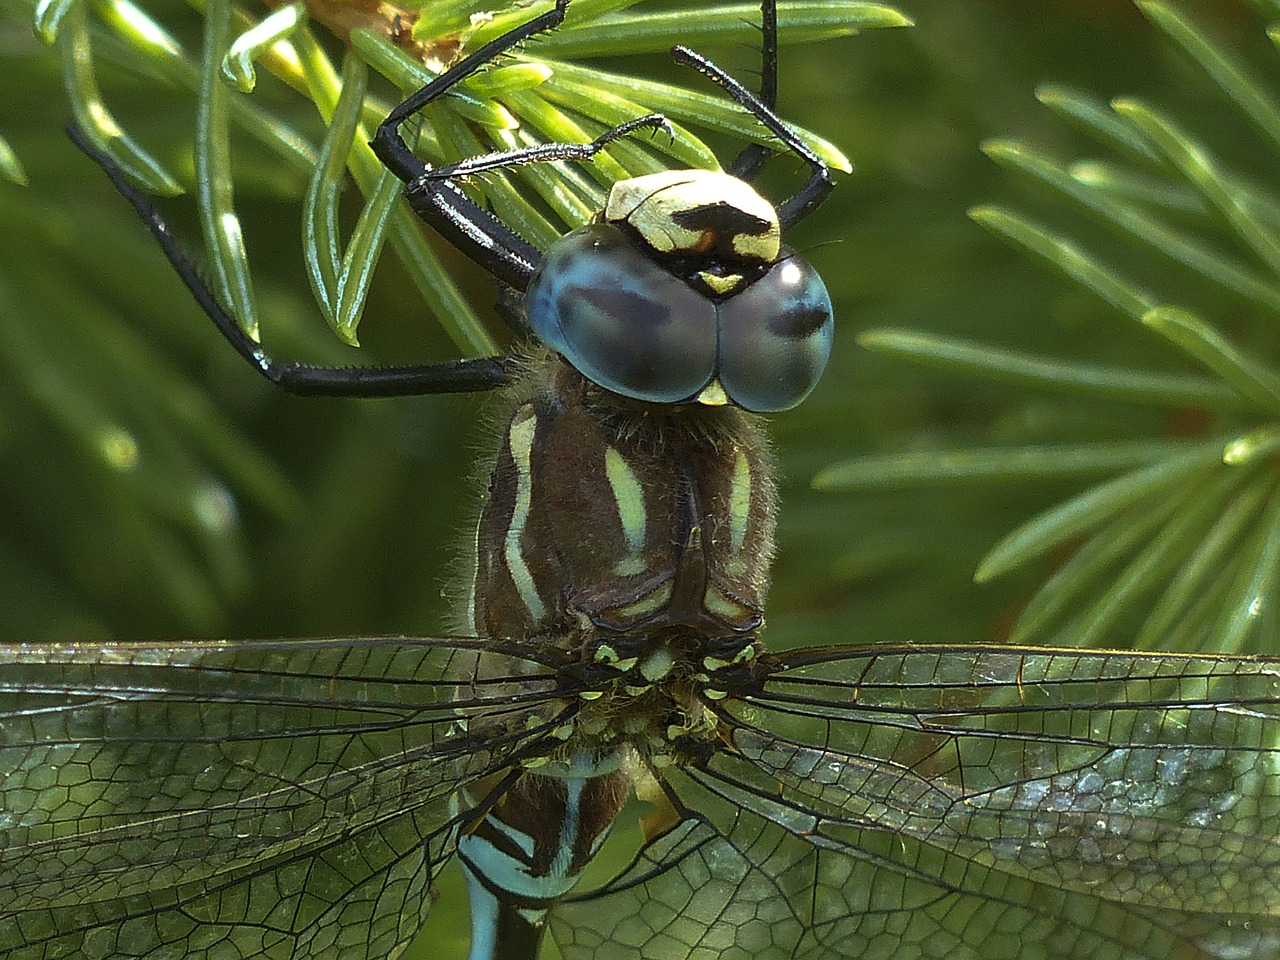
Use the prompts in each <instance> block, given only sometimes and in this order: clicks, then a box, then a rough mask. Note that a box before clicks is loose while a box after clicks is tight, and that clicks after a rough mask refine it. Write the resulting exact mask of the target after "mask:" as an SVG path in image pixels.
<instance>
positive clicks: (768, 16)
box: [728, 0, 778, 183]
mask: <svg viewBox="0 0 1280 960" xmlns="http://www.w3.org/2000/svg"><path fill="white" fill-rule="evenodd" d="M760 34H761V38H760V102H761V103H763V104H764V105H765V106H766V107H768V108H769V109H770V110H775V111H776V110H777V109H778V4H777V0H762V2H761V4H760ZM772 155H773V151H772V150H770V149H769V148H768V147H766V146H764V145H763V144H760V143H753V144H751V145H750V146H749V147H747V148H746V149H745V150H743V151H742V152H741V153H740V154H738V156H737V157H735V158H734V161H733V163H731V164H729V169H728V172H729V173H730V174H732V175H733V176H735V177H737V178H738V179H739V180H746V181H747V182H748V183H750V182H751V181H752V180H754V179H755V178H756V177H758V176H759V175H760V172H761V171H762V170H763V169H764V166H765V163H766V162H767V161H768V159H769V157H771V156H772Z"/></svg>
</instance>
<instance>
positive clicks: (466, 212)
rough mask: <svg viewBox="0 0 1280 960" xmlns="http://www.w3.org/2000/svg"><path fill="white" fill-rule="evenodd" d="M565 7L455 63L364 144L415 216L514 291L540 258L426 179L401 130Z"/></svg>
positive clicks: (552, 23) (476, 208)
mask: <svg viewBox="0 0 1280 960" xmlns="http://www.w3.org/2000/svg"><path fill="white" fill-rule="evenodd" d="M568 8H569V0H556V5H555V7H554V8H552V9H551V10H548V11H547V12H546V13H544V14H542V15H541V16H538V17H534V18H533V19H532V20H529V21H528V22H526V23H522V24H521V25H520V26H518V27H515V28H514V29H512V30H508V31H507V32H506V33H504V34H503V35H502V36H500V37H498V38H497V39H495V40H491V41H490V42H489V43H486V44H485V45H484V46H483V47H481V48H480V49H479V50H477V51H476V52H475V53H472V54H470V55H469V56H467V57H465V58H464V59H463V60H461V61H459V62H458V63H456V64H454V65H453V66H452V67H450V68H449V69H448V70H446V71H445V72H444V73H442V74H440V76H438V77H436V78H435V79H434V80H432V81H431V82H430V83H428V84H427V85H426V86H424V87H423V88H422V89H421V90H419V91H417V92H416V93H414V94H413V95H412V96H410V97H409V98H407V99H406V100H405V101H404V102H403V103H401V104H400V105H399V106H397V107H396V108H395V109H394V110H392V111H391V113H389V114H388V115H387V118H386V119H385V120H383V121H382V123H381V124H379V126H378V130H377V132H376V133H375V134H374V136H373V140H372V141H370V143H369V146H370V147H372V148H373V152H374V154H375V155H376V156H377V157H378V159H379V160H381V161H382V163H383V164H384V165H385V166H386V167H387V169H388V170H390V171H391V172H392V173H394V174H395V175H396V176H397V177H399V178H400V179H401V180H402V181H404V183H405V196H406V198H407V199H408V201H409V205H410V206H411V207H412V208H413V210H414V212H415V213H416V214H418V216H420V217H421V218H422V219H423V220H425V221H426V222H427V223H429V224H430V225H431V226H432V227H433V228H434V229H435V230H436V231H437V232H438V233H439V234H440V235H441V236H442V237H444V238H445V239H446V240H448V241H449V242H450V243H451V244H453V245H454V246H455V247H457V248H458V249H459V250H460V251H461V252H462V253H464V254H466V255H467V256H468V257H470V258H471V259H472V260H474V261H475V262H476V263H478V264H479V265H480V266H482V267H484V268H485V269H486V270H488V271H489V272H490V273H492V274H493V275H494V276H495V277H497V278H498V279H499V280H502V281H503V282H504V283H507V284H510V285H511V286H512V287H515V288H516V289H517V290H524V289H525V287H527V286H528V285H529V278H530V277H531V276H532V275H533V271H534V268H535V267H536V266H537V264H538V262H539V261H540V260H541V259H542V254H541V252H540V251H539V250H538V248H537V247H535V246H533V244H531V243H529V242H528V241H527V240H525V239H524V238H523V237H521V236H520V235H519V234H517V233H516V232H515V231H514V230H512V229H511V228H510V227H508V226H507V225H506V224H505V223H503V222H502V221H501V220H499V219H498V218H497V217H496V216H494V215H493V214H492V213H490V212H489V211H488V210H486V209H484V208H483V207H481V206H480V205H479V204H477V203H475V202H474V201H472V200H470V199H469V198H468V197H467V196H466V195H465V194H464V193H463V192H462V191H461V190H460V189H458V187H457V186H456V185H454V184H453V183H450V182H448V181H440V180H439V179H438V178H433V177H431V176H430V174H431V172H432V171H431V167H430V166H429V165H428V164H427V163H426V162H425V161H423V160H421V159H420V158H419V157H418V156H417V154H415V153H414V152H413V150H411V149H410V148H409V145H408V144H407V143H405V140H404V137H403V136H401V134H400V126H401V124H403V123H404V122H405V121H406V120H408V119H409V118H410V117H411V116H413V115H414V114H415V113H417V112H418V111H419V110H421V109H422V108H423V107H425V106H426V105H427V104H429V103H431V102H432V101H434V100H437V99H438V98H440V97H441V96H443V95H444V94H446V93H448V92H449V90H450V89H452V88H453V87H454V86H456V85H457V84H459V83H461V82H462V81H463V80H465V79H466V78H467V77H469V76H471V75H472V74H473V73H475V72H476V71H477V70H480V69H481V68H482V67H484V66H486V65H487V64H489V63H492V62H493V61H494V60H496V59H497V58H498V57H500V56H502V55H503V54H504V53H506V52H507V51H509V50H511V49H512V48H513V47H515V46H516V45H518V44H520V43H523V42H524V41H525V40H528V39H529V38H530V37H532V36H535V35H536V34H539V33H545V32H547V31H548V30H554V29H555V28H556V27H558V26H559V25H560V24H561V23H563V22H564V16H565V11H566V10H568Z"/></svg>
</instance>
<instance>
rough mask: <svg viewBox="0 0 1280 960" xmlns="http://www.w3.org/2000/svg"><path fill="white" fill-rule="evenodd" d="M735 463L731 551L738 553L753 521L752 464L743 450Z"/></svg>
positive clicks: (731, 498) (732, 485) (731, 506)
mask: <svg viewBox="0 0 1280 960" xmlns="http://www.w3.org/2000/svg"><path fill="white" fill-rule="evenodd" d="M736 453H737V456H736V457H735V458H734V461H733V479H732V481H730V485H729V530H730V535H731V539H730V542H729V550H730V551H732V552H733V553H737V552H738V551H739V550H741V549H742V544H743V543H744V542H745V541H746V539H747V525H748V523H749V522H750V520H751V464H750V463H748V462H747V455H746V454H745V453H743V452H742V450H741V448H739V449H738V450H737V451H736Z"/></svg>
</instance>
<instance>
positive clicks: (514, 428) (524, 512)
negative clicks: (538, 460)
mask: <svg viewBox="0 0 1280 960" xmlns="http://www.w3.org/2000/svg"><path fill="white" fill-rule="evenodd" d="M537 426H538V421H537V419H536V418H535V417H534V414H533V411H532V410H526V411H522V412H521V414H519V415H517V417H516V419H515V420H513V421H512V423H511V429H510V430H508V431H507V442H508V446H509V448H510V450H511V459H512V460H513V461H515V465H516V503H515V507H514V508H513V509H512V511H511V526H509V527H507V538H506V543H505V545H504V550H503V558H504V559H505V560H506V562H507V572H508V573H510V574H511V581H512V582H513V583H514V584H515V585H516V592H517V593H519V594H520V599H521V601H522V602H523V603H524V605H525V608H526V609H527V610H528V611H529V616H531V617H532V618H533V619H534V620H535V621H538V620H541V619H543V617H545V616H546V615H547V608H546V606H545V605H544V604H543V602H542V598H541V597H540V596H538V586H537V584H535V583H534V582H533V575H532V574H531V573H530V572H529V567H528V565H527V564H526V563H525V562H524V554H523V553H521V552H520V538H521V537H522V536H523V535H524V525H525V523H526V522H527V521H528V519H529V507H530V505H531V504H532V502H533V468H532V467H531V466H530V455H531V454H532V452H533V434H534V431H535V430H536V429H537Z"/></svg>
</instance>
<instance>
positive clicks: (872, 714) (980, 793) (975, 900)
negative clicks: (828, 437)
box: [553, 647, 1280, 960]
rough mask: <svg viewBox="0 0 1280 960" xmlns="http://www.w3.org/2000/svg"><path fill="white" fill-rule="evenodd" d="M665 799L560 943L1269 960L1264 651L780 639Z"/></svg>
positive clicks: (1273, 833)
mask: <svg viewBox="0 0 1280 960" xmlns="http://www.w3.org/2000/svg"><path fill="white" fill-rule="evenodd" d="M730 687H731V690H730V695H729V696H728V697H727V698H725V699H724V700H722V701H719V702H720V704H721V706H720V707H719V710H720V712H721V714H722V718H723V720H724V721H725V739H726V744H725V746H724V747H723V748H721V749H719V750H717V751H715V752H714V753H712V754H711V755H710V756H708V757H706V758H704V759H702V760H700V761H697V762H695V763H693V764H690V765H688V766H686V767H684V768H683V769H680V768H677V769H669V770H667V771H665V772H664V773H663V782H662V785H661V786H662V791H663V794H664V795H665V797H666V798H667V800H669V801H670V803H671V805H672V807H673V808H674V811H675V812H676V814H677V815H678V816H679V817H680V818H681V819H680V821H679V822H678V824H677V825H676V826H675V827H674V828H672V829H670V830H668V831H667V832H665V833H662V834H661V835H659V836H657V837H656V838H655V839H654V840H652V841H651V842H650V843H649V844H648V845H647V846H646V847H645V848H644V849H643V850H642V851H641V853H640V855H639V857H638V858H637V859H636V861H635V862H634V863H633V864H632V866H631V868H630V869H629V870H627V871H626V872H625V873H624V874H623V875H622V876H620V877H619V878H617V879H616V880H614V881H613V882H611V883H610V884H608V885H607V886H606V887H605V888H603V889H602V890H600V891H598V892H597V893H595V894H591V895H588V896H587V897H585V898H584V899H583V900H581V901H579V902H574V903H566V904H564V905H562V907H561V908H559V909H558V911H557V914H556V916H555V918H554V921H553V932H554V935H555V936H556V939H557V941H558V942H559V943H560V945H561V948H562V950H563V951H564V953H565V955H566V956H567V957H569V958H572V960H577V958H585V957H593V958H600V960H613V958H638V957H644V958H666V957H673V958H674V957H679V958H686V957H692V958H711V957H716V958H725V960H735V958H742V960H745V958H751V960H767V958H774V957H788V958H793V957H796V958H814V960H816V958H820V957H858V958H863V957H886V958H889V957H891V958H894V960H900V958H908V957H930V958H946V960H960V958H974V960H1003V958H1008V960H1023V958H1030V957H1039V956H1045V957H1050V956H1055V957H1076V958H1089V960H1095V958H1153V960H1154V958H1159V960H1164V958H1169V957H1175V958H1207V957H1222V958H1227V957H1250V958H1265V957H1277V956H1280V837H1278V834H1280V743H1278V741H1280V662H1277V661H1264V660H1244V659H1232V658H1212V657H1176V656H1158V655H1157V656H1145V655H1140V654H1115V653H1082V652H1079V651H1053V650H1033V649H1026V648H1023V649H1014V648H991V647H949V648H940V647H932V648H881V649H868V648H863V649H860V650H856V649H842V650H809V651H797V652H794V653H790V654H782V655H777V656H773V657H768V658H765V659H764V660H763V661H762V662H760V663H758V664H757V665H756V668H755V670H754V672H753V673H752V674H751V675H750V676H747V675H746V674H745V673H744V675H743V676H742V677H740V678H739V681H738V682H737V683H736V684H731V685H730Z"/></svg>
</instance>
